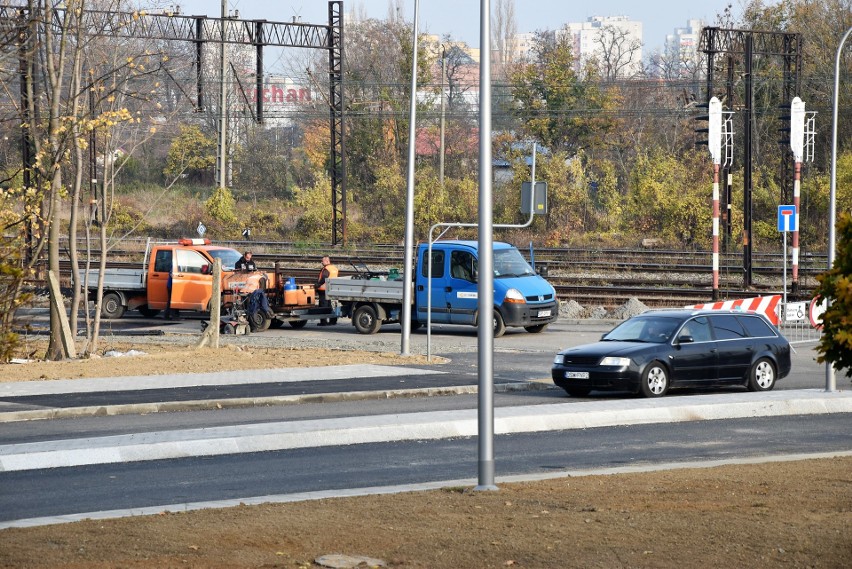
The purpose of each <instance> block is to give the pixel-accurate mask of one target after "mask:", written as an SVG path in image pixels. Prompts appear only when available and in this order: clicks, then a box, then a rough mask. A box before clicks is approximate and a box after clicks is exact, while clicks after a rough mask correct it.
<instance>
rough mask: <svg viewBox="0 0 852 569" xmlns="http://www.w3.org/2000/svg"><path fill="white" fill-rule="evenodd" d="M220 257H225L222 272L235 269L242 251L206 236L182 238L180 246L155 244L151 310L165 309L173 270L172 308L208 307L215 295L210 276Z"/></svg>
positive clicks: (149, 297)
mask: <svg viewBox="0 0 852 569" xmlns="http://www.w3.org/2000/svg"><path fill="white" fill-rule="evenodd" d="M217 258H218V259H221V260H222V271H223V272H233V270H234V263H236V262H237V260H238V259H239V258H240V254H239V253H238V252H237V251H235V250H234V249H231V248H229V247H219V246H216V245H211V244H210V241H209V240H206V239H205V240H200V239H181V240H180V241H179V242H178V244H177V245H174V244H166V245H155V246H154V247H152V249H151V259H150V261H149V263H150V264H149V267H148V287H147V288H148V291H147V305H148V309H151V310H162V309H165V308H166V305H167V304H168V301H169V292H168V281H169V272H170V271H171V274H172V299H171V307H172V309H177V310H197V311H206V310H208V305H209V303H210V297H211V296H212V294H213V284H212V279H211V276H210V275H211V274H212V266H213V262H214V260H215V259H217Z"/></svg>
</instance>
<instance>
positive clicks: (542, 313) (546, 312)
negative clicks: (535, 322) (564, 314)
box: [538, 310, 550, 318]
mask: <svg viewBox="0 0 852 569" xmlns="http://www.w3.org/2000/svg"><path fill="white" fill-rule="evenodd" d="M548 316H550V311H549V310H539V311H538V317H539V318H547V317H548Z"/></svg>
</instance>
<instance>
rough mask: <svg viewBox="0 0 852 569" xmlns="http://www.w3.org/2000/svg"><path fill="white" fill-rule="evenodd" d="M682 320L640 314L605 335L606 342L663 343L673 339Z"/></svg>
mask: <svg viewBox="0 0 852 569" xmlns="http://www.w3.org/2000/svg"><path fill="white" fill-rule="evenodd" d="M680 322H681V321H680V320H678V319H677V318H666V317H663V316H639V317H635V318H631V319H630V320H627V321H625V322H622V323H621V324H619V325H618V326H616V327H615V328H613V329H612V331H610V332H609V333H608V334H606V335H604V337H603V340H604V341H606V342H649V343H655V344H663V343H665V342H668V341H669V340H671V337H672V334H674V332H675V330H677V328H678V325H679V324H680Z"/></svg>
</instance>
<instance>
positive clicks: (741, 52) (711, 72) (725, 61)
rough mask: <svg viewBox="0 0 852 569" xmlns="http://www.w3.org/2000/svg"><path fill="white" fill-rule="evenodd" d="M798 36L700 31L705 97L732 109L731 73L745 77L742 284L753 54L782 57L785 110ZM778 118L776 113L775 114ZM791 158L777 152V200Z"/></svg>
mask: <svg viewBox="0 0 852 569" xmlns="http://www.w3.org/2000/svg"><path fill="white" fill-rule="evenodd" d="M802 45H803V39H802V36H801V34H795V33H783V32H763V31H756V30H737V29H723V28H714V27H707V28H704V29H703V30H702V31H701V40H700V43H699V51H700V52H701V53H703V54H705V55H706V57H707V68H706V101H707V103H708V104H709V102H710V99H711V98H712V97H714V96H718V97H719V98H720V99H721V100H723V101H725V104H726V106H727V107H728V109H734V97H735V92H734V83H735V81H734V75H735V70H736V69H737V68H739V67H741V73H742V79H743V81H744V94H743V101H742V103H741V104H740V107H739V108H740V110H741V112H742V116H743V141H742V145H743V286H744V287H746V288H748V287H750V286H751V285H752V262H751V259H752V244H753V233H752V189H753V187H752V147H753V142H752V137H753V126H754V125H753V116H754V69H753V64H754V57H755V55H760V56H767V57H774V58H781V60H782V65H783V84H782V91H783V93H782V99H783V100H782V104H781V105H780V108H783V109H787V110H786V111H784V112H789V108H790V103H791V101H792V100H793V97H795V96H796V95H797V94H798V92H799V90H800V88H801V69H802ZM717 69H726V75H725V78H724V90H722V89H720V88H718V87H717V85H716V82H715V71H716V70H717ZM779 118H780V116H779ZM731 171H732V168H731V167H730V166H728V167H726V168H725V169H724V172H723V176H722V178H723V179H724V180H725V185H726V188H725V202H726V209H725V212H724V213H723V214H722V221H723V223H724V224H725V234H726V236H727V237H728V239H730V235H731V215H730V213H731V209H730V208H731V185H732V184H731ZM792 173H793V157H792V154H791V152H790V150H789V148H787V149H785V150H783V151H782V160H781V173H780V179H781V187H782V192H783V195H782V196H781V199H782V201H784V202H785V203H787V202H788V201H789V197H790V196H791V195H792V188H793V176H792Z"/></svg>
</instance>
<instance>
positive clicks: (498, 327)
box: [494, 309, 506, 338]
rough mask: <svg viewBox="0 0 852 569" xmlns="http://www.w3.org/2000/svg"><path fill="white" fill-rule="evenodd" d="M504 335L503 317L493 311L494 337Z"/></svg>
mask: <svg viewBox="0 0 852 569" xmlns="http://www.w3.org/2000/svg"><path fill="white" fill-rule="evenodd" d="M505 333H506V323H505V322H504V321H503V316H501V315H500V311H499V310H497V309H495V310H494V337H495V338H499V337H500V336H502V335H503V334H505Z"/></svg>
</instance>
